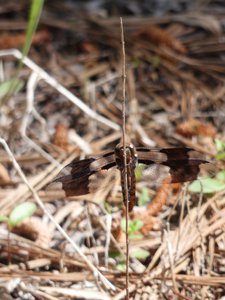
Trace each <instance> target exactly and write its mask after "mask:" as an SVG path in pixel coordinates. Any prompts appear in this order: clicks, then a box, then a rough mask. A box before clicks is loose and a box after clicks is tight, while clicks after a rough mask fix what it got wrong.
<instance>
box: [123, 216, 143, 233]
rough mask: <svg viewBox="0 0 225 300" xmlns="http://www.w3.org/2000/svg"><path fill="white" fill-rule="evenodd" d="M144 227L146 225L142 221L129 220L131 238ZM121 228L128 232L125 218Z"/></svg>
mask: <svg viewBox="0 0 225 300" xmlns="http://www.w3.org/2000/svg"><path fill="white" fill-rule="evenodd" d="M143 225H144V223H143V222H142V221H141V220H129V221H128V234H129V236H130V234H133V233H135V232H136V231H138V230H139V229H141V228H142V226H143ZM121 228H122V230H123V231H124V232H125V231H126V219H125V218H123V219H122V220H121Z"/></svg>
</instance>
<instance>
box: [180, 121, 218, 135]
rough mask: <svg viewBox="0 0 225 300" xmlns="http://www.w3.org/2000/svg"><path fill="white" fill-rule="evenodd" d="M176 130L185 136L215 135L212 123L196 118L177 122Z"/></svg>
mask: <svg viewBox="0 0 225 300" xmlns="http://www.w3.org/2000/svg"><path fill="white" fill-rule="evenodd" d="M176 132H177V133H179V134H181V135H183V136H185V137H192V136H208V137H215V135H216V130H215V128H214V127H213V125H212V124H209V123H203V122H201V121H199V120H196V119H191V120H188V121H186V122H183V123H181V124H179V125H178V126H177V128H176Z"/></svg>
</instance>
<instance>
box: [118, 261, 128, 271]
mask: <svg viewBox="0 0 225 300" xmlns="http://www.w3.org/2000/svg"><path fill="white" fill-rule="evenodd" d="M116 268H117V270H119V271H120V272H125V271H126V264H125V263H120V264H118V265H117V266H116Z"/></svg>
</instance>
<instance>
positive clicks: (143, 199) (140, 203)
mask: <svg viewBox="0 0 225 300" xmlns="http://www.w3.org/2000/svg"><path fill="white" fill-rule="evenodd" d="M148 201H149V193H148V189H147V188H146V187H144V188H143V189H142V191H141V194H140V196H139V198H138V206H144V205H146V203H148Z"/></svg>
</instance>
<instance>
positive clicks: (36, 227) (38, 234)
mask: <svg viewBox="0 0 225 300" xmlns="http://www.w3.org/2000/svg"><path fill="white" fill-rule="evenodd" d="M12 232H14V233H16V234H18V235H20V236H22V237H25V238H27V239H29V240H32V241H34V242H35V243H36V244H37V245H38V246H40V247H44V248H47V247H49V242H50V240H51V236H50V234H49V232H48V230H46V225H45V224H43V222H42V221H41V220H40V219H39V218H37V217H31V218H29V219H26V220H24V221H23V222H22V223H21V224H20V225H17V226H15V227H13V229H12Z"/></svg>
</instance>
